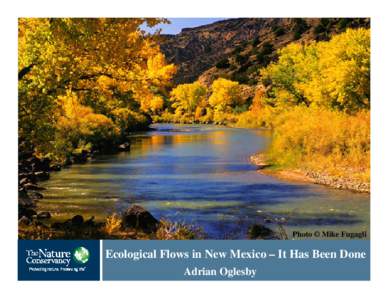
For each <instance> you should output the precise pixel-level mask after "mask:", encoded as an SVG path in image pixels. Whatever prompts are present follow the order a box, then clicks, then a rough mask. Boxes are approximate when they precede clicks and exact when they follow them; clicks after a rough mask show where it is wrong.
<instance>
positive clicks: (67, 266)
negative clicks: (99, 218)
mask: <svg viewBox="0 0 388 300" xmlns="http://www.w3.org/2000/svg"><path fill="white" fill-rule="evenodd" d="M18 279H19V280H100V241H96V240H44V241H43V240H42V241H41V240H39V241H31V240H19V241H18Z"/></svg>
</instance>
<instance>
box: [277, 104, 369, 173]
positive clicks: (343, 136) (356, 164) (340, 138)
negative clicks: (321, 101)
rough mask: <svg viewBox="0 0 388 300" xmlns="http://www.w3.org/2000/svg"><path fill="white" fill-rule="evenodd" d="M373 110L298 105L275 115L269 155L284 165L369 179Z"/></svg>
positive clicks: (278, 163)
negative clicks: (342, 110)
mask: <svg viewBox="0 0 388 300" xmlns="http://www.w3.org/2000/svg"><path fill="white" fill-rule="evenodd" d="M369 123H370V114H369V111H366V110H363V111H360V112H358V113H357V114H355V115H347V114H345V113H343V112H339V111H332V110H328V109H325V108H306V107H295V108H293V109H291V110H288V111H286V112H282V113H280V114H279V115H278V116H277V117H276V118H274V128H275V129H274V136H273V141H272V144H271V150H270V158H271V160H272V161H273V162H274V163H275V164H277V165H281V166H287V167H299V168H304V169H307V170H316V171H320V172H323V173H327V174H330V175H335V176H340V177H352V178H358V179H360V180H369V168H370V161H369V160H370V131H369V128H370V124H369Z"/></svg>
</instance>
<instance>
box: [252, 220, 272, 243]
mask: <svg viewBox="0 0 388 300" xmlns="http://www.w3.org/2000/svg"><path fill="white" fill-rule="evenodd" d="M248 237H249V238H250V239H252V240H257V239H260V240H268V239H274V238H275V237H276V233H275V232H274V231H273V230H272V229H270V228H268V227H266V226H264V225H262V224H254V225H252V226H251V227H250V228H249V230H248Z"/></svg>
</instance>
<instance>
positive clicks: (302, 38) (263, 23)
mask: <svg viewBox="0 0 388 300" xmlns="http://www.w3.org/2000/svg"><path fill="white" fill-rule="evenodd" d="M369 26H370V20H369V19H359V18H357V19H354V18H353V19H350V18H346V19H344V18H342V19H339V18H336V19H333V18H325V19H320V18H316V19H301V18H294V19H286V18H282V19H275V18H273V19H258V18H249V19H248V18H240V19H228V20H223V21H218V22H215V23H213V24H209V25H204V26H200V27H195V28H186V29H183V30H182V32H181V33H179V34H177V35H162V42H161V49H162V51H163V52H164V53H165V55H166V57H167V59H168V60H169V62H173V63H175V64H176V65H177V66H178V72H177V74H176V76H175V78H174V81H175V82H176V83H186V82H192V81H195V80H197V79H199V80H200V81H201V82H203V83H205V84H207V85H208V84H210V83H211V82H212V81H213V80H214V79H215V78H217V77H225V78H229V79H232V80H236V81H239V82H240V83H245V84H250V85H253V84H256V83H257V78H258V70H259V68H260V67H262V66H265V65H267V64H268V63H270V62H271V61H272V60H274V59H276V50H277V49H279V48H281V47H283V46H285V45H287V44H288V43H291V42H294V41H297V42H309V41H312V40H327V39H329V38H330V36H332V35H333V34H337V33H340V32H343V31H344V30H346V28H349V27H351V28H356V27H369Z"/></svg>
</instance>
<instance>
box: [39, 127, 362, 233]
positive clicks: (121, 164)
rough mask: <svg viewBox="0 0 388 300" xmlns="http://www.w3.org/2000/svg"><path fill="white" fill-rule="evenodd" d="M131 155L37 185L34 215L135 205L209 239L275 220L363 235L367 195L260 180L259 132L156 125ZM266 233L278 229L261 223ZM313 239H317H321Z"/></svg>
mask: <svg viewBox="0 0 388 300" xmlns="http://www.w3.org/2000/svg"><path fill="white" fill-rule="evenodd" d="M153 127H154V129H155V130H154V131H149V132H146V133H143V134H138V135H136V136H134V137H133V140H132V146H131V151H130V152H126V153H120V154H117V155H107V156H99V157H96V158H95V159H93V161H91V162H89V163H86V164H82V165H74V166H72V167H71V168H68V169H64V170H62V171H60V172H57V173H52V174H51V175H52V176H51V179H50V180H49V181H47V182H44V184H43V186H44V187H46V188H47V189H46V190H45V191H44V199H42V200H41V201H40V203H39V207H38V208H39V210H41V211H42V210H48V211H50V212H52V213H53V216H54V217H53V219H54V220H55V219H65V218H69V217H71V216H73V215H75V214H82V215H83V216H84V217H89V216H92V215H93V216H95V217H96V218H97V219H102V218H104V217H105V216H107V215H109V214H111V213H113V212H115V211H123V210H125V209H126V208H128V207H129V206H130V205H131V204H134V203H137V204H140V205H142V206H144V207H145V208H146V209H148V210H149V211H150V212H151V213H152V214H153V215H154V216H155V217H157V218H167V219H170V220H174V221H180V222H185V223H187V224H193V225H195V226H199V227H201V228H203V230H204V231H205V232H206V234H207V235H208V237H209V238H221V239H223V238H228V239H229V238H246V233H247V228H248V227H249V226H250V225H251V224H253V223H262V222H268V219H272V220H274V219H275V220H276V219H277V220H281V222H283V223H284V228H285V230H286V231H287V234H288V236H289V237H290V238H292V233H293V231H300V232H305V231H310V232H314V231H316V230H319V232H321V231H322V230H332V231H338V232H341V231H348V232H361V231H367V232H369V195H368V194H361V193H353V192H349V191H339V190H335V189H331V188H327V187H323V186H319V185H313V184H303V183H296V182H287V181H284V180H278V179H276V178H273V177H269V176H265V175H262V174H259V173H258V172H257V171H256V168H255V166H253V165H251V164H250V163H249V156H250V155H251V154H253V153H255V152H257V151H260V150H264V149H265V148H266V146H267V144H268V143H269V138H270V135H269V133H268V132H267V131H264V130H247V129H233V128H225V127H218V126H205V125H198V126H196V125H167V124H156V125H154V126H153ZM266 224H267V226H269V227H273V228H274V229H276V228H277V226H276V225H275V224H274V223H266ZM319 238H322V236H320V237H319Z"/></svg>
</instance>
